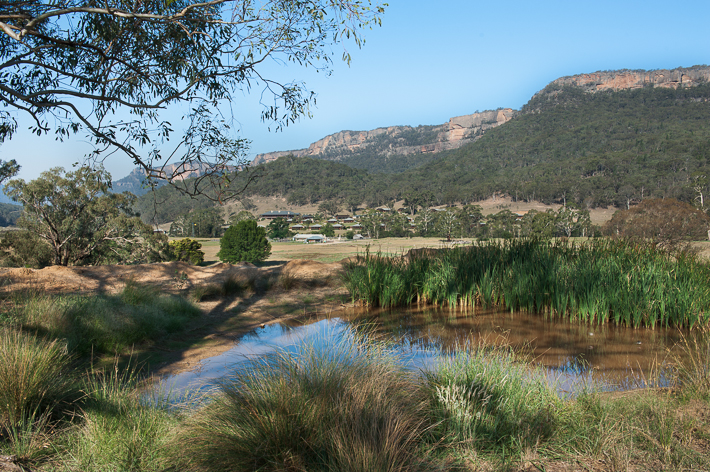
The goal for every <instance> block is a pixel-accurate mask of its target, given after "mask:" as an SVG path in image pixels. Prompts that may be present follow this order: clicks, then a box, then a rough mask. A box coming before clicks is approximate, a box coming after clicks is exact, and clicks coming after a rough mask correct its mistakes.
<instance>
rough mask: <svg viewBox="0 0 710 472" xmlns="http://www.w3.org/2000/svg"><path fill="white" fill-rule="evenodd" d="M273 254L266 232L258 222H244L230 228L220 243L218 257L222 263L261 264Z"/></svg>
mask: <svg viewBox="0 0 710 472" xmlns="http://www.w3.org/2000/svg"><path fill="white" fill-rule="evenodd" d="M270 254H271V243H269V241H268V240H267V239H266V230H265V229H264V228H260V227H258V226H257V224H256V220H242V221H240V222H239V223H237V224H236V225H235V226H230V227H229V229H227V231H225V232H224V236H222V239H220V241H219V252H218V253H217V257H219V260H220V261H222V262H229V263H232V264H236V263H237V262H242V261H246V262H261V261H264V260H265V259H266V258H267V257H269V255H270Z"/></svg>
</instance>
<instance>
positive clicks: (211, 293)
mask: <svg viewBox="0 0 710 472" xmlns="http://www.w3.org/2000/svg"><path fill="white" fill-rule="evenodd" d="M221 296H222V287H220V286H219V285H217V284H201V285H197V286H195V287H193V288H192V290H191V291H190V298H191V299H193V300H194V301H196V302H203V301H206V300H214V299H215V298H219V297H221Z"/></svg>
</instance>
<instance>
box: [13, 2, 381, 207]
mask: <svg viewBox="0 0 710 472" xmlns="http://www.w3.org/2000/svg"><path fill="white" fill-rule="evenodd" d="M371 2H372V0H307V1H295V0H213V1H202V2H193V1H189V0H172V1H171V0H167V1H166V0H143V1H141V2H129V1H126V0H104V1H102V2H96V1H94V0H92V1H79V0H63V1H61V2H41V1H31V0H28V1H7V0H0V106H4V107H6V108H8V109H9V110H12V111H3V110H0V120H1V121H0V125H1V126H2V133H3V134H2V136H3V137H8V138H9V137H11V135H12V133H13V132H14V131H15V127H14V121H12V122H11V121H10V120H14V118H13V116H12V115H11V113H16V112H24V113H27V114H29V115H31V116H32V118H33V119H34V120H35V121H36V123H37V126H36V127H35V131H36V132H38V133H47V132H49V131H50V130H51V129H52V128H54V129H55V130H56V131H57V134H58V136H59V137H60V139H61V138H65V137H67V136H69V135H70V134H73V133H76V132H80V131H81V132H85V133H88V134H89V135H90V136H92V137H93V142H94V144H95V145H96V150H95V152H94V153H93V157H94V158H99V155H102V153H104V152H107V151H108V152H109V155H111V151H118V152H121V153H123V154H125V155H126V156H128V157H129V158H130V159H131V160H132V161H133V162H134V163H135V164H136V165H138V166H139V167H141V168H142V169H143V170H144V171H145V173H146V176H147V177H148V179H149V180H151V179H166V180H168V181H169V182H170V183H172V184H175V183H176V182H183V180H184V179H182V178H181V177H182V176H180V175H174V174H170V175H168V174H167V173H166V171H165V169H167V166H168V165H170V164H176V166H177V168H180V169H183V170H185V171H186V172H192V171H194V169H195V168H197V167H199V168H202V166H207V168H208V169H209V171H208V172H206V173H205V175H207V176H209V177H208V178H206V179H202V180H200V181H199V182H198V185H195V186H193V187H192V188H190V189H186V188H184V187H183V189H182V191H185V192H188V193H193V194H194V193H200V191H201V189H202V188H203V187H201V185H202V186H204V184H205V182H206V181H207V180H209V181H211V182H212V184H214V183H216V182H221V183H220V184H219V185H218V187H219V191H217V192H216V193H214V194H213V195H212V198H214V199H215V200H220V201H221V200H223V199H224V198H228V197H229V196H230V195H235V194H237V193H238V190H236V189H230V188H229V185H228V183H229V181H230V178H229V174H230V173H234V172H236V171H239V170H240V169H243V168H244V165H245V163H246V161H245V159H244V156H245V151H246V149H247V146H248V141H246V140H245V139H239V138H237V137H236V136H235V133H236V131H237V130H234V129H231V128H229V127H227V126H224V125H223V124H222V120H219V122H218V123H216V124H215V125H212V126H210V125H209V123H210V121H211V120H214V119H216V118H218V117H219V115H220V110H221V107H223V106H225V105H226V106H228V107H229V109H230V111H231V110H232V108H231V104H232V103H233V99H234V98H236V97H235V96H234V93H235V92H241V91H244V90H249V89H251V88H252V87H253V86H254V85H259V86H263V92H262V93H263V94H264V93H265V94H267V95H269V96H271V97H272V98H273V100H274V102H273V105H272V104H269V103H264V106H265V109H264V112H263V114H262V119H264V120H266V121H269V122H274V123H275V125H276V128H277V129H279V128H281V127H283V126H287V125H288V124H289V123H292V122H293V121H295V120H296V119H298V118H299V117H301V116H305V115H308V113H309V105H311V104H312V103H314V102H315V95H314V94H313V93H312V92H311V91H310V90H308V88H307V87H306V85H305V84H303V83H301V82H291V83H288V82H281V81H278V80H274V79H272V78H269V77H266V76H265V75H264V71H263V69H262V68H263V66H264V64H265V62H266V61H267V59H274V60H276V61H278V62H281V63H289V62H291V63H294V64H298V65H300V66H304V67H315V68H317V69H322V70H326V71H329V70H330V64H331V63H332V51H331V50H330V45H332V44H335V43H339V42H341V41H343V40H344V39H345V38H348V37H350V38H353V39H354V41H355V43H356V44H358V45H360V44H361V31H362V30H363V29H364V28H366V27H369V26H370V25H375V24H379V23H380V17H381V15H382V13H383V11H384V10H383V5H379V4H375V5H372V3H371ZM344 58H345V59H346V60H349V56H348V55H347V53H344ZM185 104H187V105H189V106H190V108H191V110H192V111H191V112H190V114H189V119H190V120H189V125H188V127H187V129H184V130H177V131H175V130H173V129H172V127H171V126H170V125H169V124H166V123H165V122H161V121H160V120H159V113H164V112H166V111H169V110H170V109H172V108H175V107H176V106H177V107H181V106H184V105H185ZM121 110H127V111H128V113H130V114H132V115H133V116H134V117H135V120H133V121H126V120H125V119H124V120H118V121H115V119H114V116H116V113H117V112H120V111H121ZM57 113H61V114H62V118H61V119H59V117H58V115H57ZM45 115H49V116H54V117H55V118H57V119H58V121H59V123H58V124H56V125H55V126H49V124H48V123H46V121H44V118H43V117H44V116H45ZM233 121H235V120H234V116H232V122H233ZM176 132H177V133H180V132H182V134H183V136H182V138H181V139H180V140H179V144H178V145H177V146H176V147H175V148H174V149H173V150H172V151H168V152H167V153H166V151H165V149H164V141H166V140H168V139H169V138H170V137H171V136H172V135H173V134H174V133H176ZM99 159H100V158H99ZM209 159H213V160H211V161H210V160H209ZM213 177H214V178H215V179H216V180H212V178H213ZM225 183H226V184H227V185H224V184H225Z"/></svg>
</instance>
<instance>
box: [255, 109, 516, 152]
mask: <svg viewBox="0 0 710 472" xmlns="http://www.w3.org/2000/svg"><path fill="white" fill-rule="evenodd" d="M516 113H517V112H516V111H515V110H512V109H510V108H501V109H498V110H489V111H484V112H480V113H474V114H471V115H464V116H456V117H453V118H451V119H450V120H449V122H448V123H445V124H442V125H436V126H418V127H412V126H390V127H387V128H377V129H374V130H371V131H340V132H338V133H335V134H331V135H329V136H326V137H325V138H323V139H320V140H318V141H316V142H315V143H313V144H311V145H310V146H309V147H308V148H306V149H297V150H292V151H279V152H269V153H265V154H259V155H257V156H256V158H255V159H254V164H261V163H265V162H269V161H273V160H276V159H278V158H279V157H281V156H287V155H293V156H295V157H304V156H308V157H320V158H325V159H329V160H336V161H337V160H341V159H342V158H344V157H346V156H350V155H353V154H357V153H362V152H368V153H371V154H377V155H382V156H383V157H386V156H390V155H395V154H396V155H409V154H417V153H431V152H440V151H445V150H448V149H456V148H458V147H461V146H463V145H464V144H466V143H469V142H471V141H475V140H476V139H478V138H479V137H481V135H482V134H483V133H485V132H486V131H487V130H489V129H491V128H495V127H496V126H500V125H502V124H503V123H506V122H507V121H509V120H511V119H512V118H513V117H514V116H515V114H516Z"/></svg>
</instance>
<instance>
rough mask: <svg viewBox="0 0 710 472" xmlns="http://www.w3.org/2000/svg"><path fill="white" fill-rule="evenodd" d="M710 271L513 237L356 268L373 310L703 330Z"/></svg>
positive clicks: (620, 246) (626, 252) (619, 248)
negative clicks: (417, 307) (479, 311)
mask: <svg viewBox="0 0 710 472" xmlns="http://www.w3.org/2000/svg"><path fill="white" fill-rule="evenodd" d="M709 276H710V269H709V267H708V265H707V264H706V263H702V262H699V261H698V260H697V259H695V258H692V257H685V256H681V257H679V258H677V259H673V258H670V257H669V256H668V255H666V254H664V253H662V252H659V251H656V250H655V249H654V248H653V247H651V246H644V245H638V244H630V243H625V242H617V241H610V240H593V241H590V242H588V243H565V242H557V243H552V242H547V241H534V240H511V241H507V242H484V243H479V244H475V245H473V246H468V247H463V248H455V249H451V250H447V251H439V252H437V253H427V252H422V253H420V254H417V255H413V256H410V257H384V256H381V255H379V254H375V255H373V254H370V253H369V252H367V253H366V254H365V255H364V256H361V257H359V260H358V261H357V262H351V263H349V264H348V265H347V268H346V275H345V284H346V286H347V288H348V289H349V290H350V293H351V295H352V299H353V301H355V302H356V301H362V302H364V303H366V304H368V305H371V306H382V307H393V306H404V305H408V304H411V303H414V302H417V303H433V304H437V305H448V306H450V307H455V306H464V307H470V306H483V307H499V308H505V309H509V310H515V311H517V310H522V311H529V312H537V313H542V314H545V315H547V316H553V317H554V316H561V317H566V318H569V319H572V320H580V321H585V322H589V323H606V322H614V323H617V324H626V325H628V326H634V327H640V326H649V327H654V326H659V325H660V326H677V327H690V328H693V327H696V326H704V325H706V324H707V323H708V319H709V317H710V287H709V286H708V284H707V280H708V278H709Z"/></svg>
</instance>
